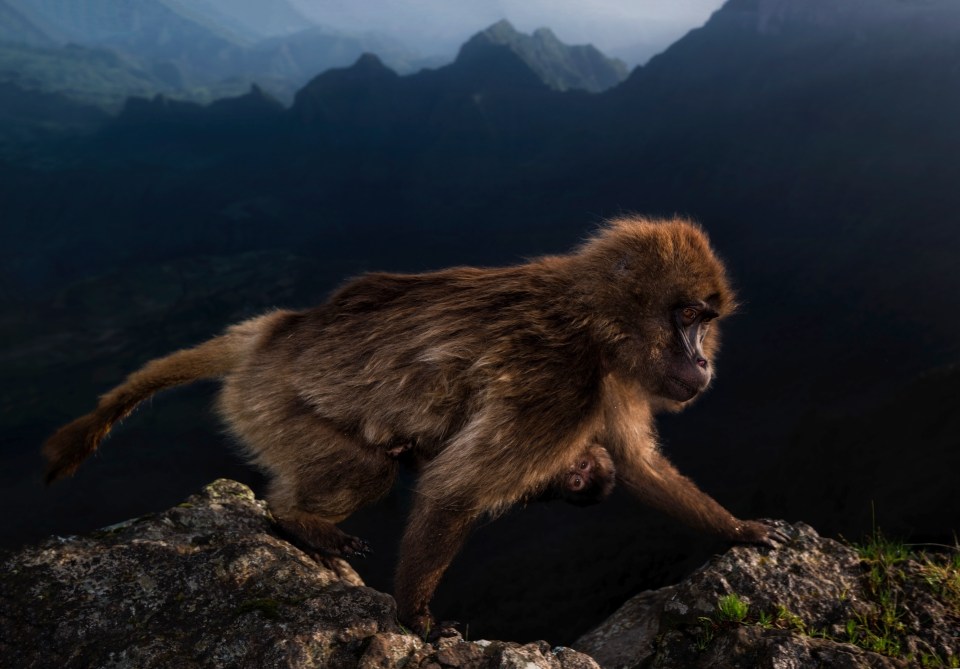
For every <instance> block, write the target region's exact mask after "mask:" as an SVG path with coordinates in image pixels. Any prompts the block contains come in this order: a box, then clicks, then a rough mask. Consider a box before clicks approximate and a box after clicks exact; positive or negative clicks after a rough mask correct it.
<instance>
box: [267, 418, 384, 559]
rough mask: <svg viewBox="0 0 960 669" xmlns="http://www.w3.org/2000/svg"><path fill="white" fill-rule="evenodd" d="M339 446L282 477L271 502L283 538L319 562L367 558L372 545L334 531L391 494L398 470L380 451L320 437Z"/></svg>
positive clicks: (273, 487) (274, 484)
mask: <svg viewBox="0 0 960 669" xmlns="http://www.w3.org/2000/svg"><path fill="white" fill-rule="evenodd" d="M320 438H329V439H330V442H328V444H327V445H328V447H329V446H333V445H334V444H333V443H331V442H339V443H337V444H336V446H335V447H333V448H328V449H325V450H326V452H325V453H324V454H323V455H322V456H320V457H314V458H313V459H312V460H310V461H309V462H307V463H298V464H297V465H296V468H295V469H294V470H293V471H287V472H281V473H278V474H277V475H276V476H275V477H274V479H273V481H272V482H271V485H270V489H269V491H268V492H267V503H268V504H269V505H270V510H271V512H272V513H273V516H274V518H275V519H276V527H277V529H278V530H279V533H280V534H281V535H282V536H283V537H284V538H285V539H287V540H289V541H290V542H291V543H293V544H294V545H295V546H297V547H298V548H300V549H302V550H304V552H306V553H308V554H309V555H311V556H312V557H314V558H315V559H318V561H322V558H323V557H364V556H366V555H369V554H370V553H371V552H372V549H371V548H370V545H369V544H368V543H367V542H366V541H364V540H363V539H360V538H358V537H354V536H351V535H349V534H346V533H345V532H343V531H342V530H341V529H340V528H338V527H337V526H336V523H339V522H341V521H343V520H344V519H346V518H347V517H348V516H349V515H350V514H351V513H353V512H354V511H356V510H357V509H359V508H360V507H362V506H366V505H367V504H371V503H373V502H375V501H376V500H378V499H379V498H380V497H382V496H383V495H385V494H386V493H387V492H389V491H390V488H391V487H392V486H393V482H394V480H395V479H396V475H397V470H398V468H399V465H398V464H397V462H396V461H395V460H394V459H392V458H390V457H389V456H388V455H387V454H386V453H384V452H383V451H382V449H376V448H374V447H371V446H368V445H366V444H362V443H357V442H354V441H353V440H348V439H346V438H344V437H342V436H341V435H322V436H321V437H320Z"/></svg>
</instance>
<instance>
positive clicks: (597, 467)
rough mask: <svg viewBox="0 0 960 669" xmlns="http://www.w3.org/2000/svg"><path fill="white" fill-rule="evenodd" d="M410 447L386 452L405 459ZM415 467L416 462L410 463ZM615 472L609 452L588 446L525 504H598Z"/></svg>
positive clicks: (611, 489)
mask: <svg viewBox="0 0 960 669" xmlns="http://www.w3.org/2000/svg"><path fill="white" fill-rule="evenodd" d="M412 448H413V444H412V443H410V442H405V443H403V444H397V445H393V446H391V447H390V448H389V449H387V453H388V454H389V455H390V456H391V457H394V458H398V459H407V458H409V457H410V456H408V455H407V453H408V452H409V451H410V450H411V449H412ZM410 464H411V465H412V466H414V467H415V468H416V467H417V466H418V463H417V462H416V461H415V460H410ZM616 477H617V471H616V468H615V467H614V464H613V459H612V458H611V457H610V453H609V452H608V451H607V449H605V448H604V447H603V446H600V445H599V444H590V445H589V446H587V447H586V448H585V449H584V450H583V452H582V453H580V454H579V455H578V456H577V457H576V458H575V459H574V461H573V462H571V463H570V466H569V467H568V468H567V469H566V470H564V471H563V472H561V473H560V474H558V475H557V476H555V477H554V478H553V480H552V481H550V482H549V483H548V484H547V487H546V489H544V490H543V491H542V492H541V493H540V494H534V495H530V496H529V497H528V498H527V500H526V501H529V502H541V501H547V500H551V499H562V500H563V501H564V502H567V503H569V504H574V505H576V506H590V505H591V504H598V503H600V502H602V501H603V500H605V499H606V498H607V497H609V496H610V493H611V492H613V486H614V484H615V483H616Z"/></svg>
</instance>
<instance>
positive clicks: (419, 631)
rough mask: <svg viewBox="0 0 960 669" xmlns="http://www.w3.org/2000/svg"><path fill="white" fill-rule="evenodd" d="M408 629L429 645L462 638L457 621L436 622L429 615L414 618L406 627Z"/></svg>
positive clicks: (410, 619)
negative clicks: (442, 640)
mask: <svg viewBox="0 0 960 669" xmlns="http://www.w3.org/2000/svg"><path fill="white" fill-rule="evenodd" d="M406 626H407V628H408V629H409V630H410V631H412V632H414V633H415V634H416V635H417V636H419V637H420V638H421V639H423V640H424V641H426V642H428V643H436V642H437V641H439V640H440V639H448V638H450V637H457V636H461V634H460V630H459V629H457V628H458V627H459V626H460V623H458V622H457V621H455V620H444V621H442V622H439V623H438V622H436V621H435V620H434V619H433V616H432V615H430V614H429V613H426V614H420V615H417V616H412V617H410V618H409V622H408V624H407V625H406Z"/></svg>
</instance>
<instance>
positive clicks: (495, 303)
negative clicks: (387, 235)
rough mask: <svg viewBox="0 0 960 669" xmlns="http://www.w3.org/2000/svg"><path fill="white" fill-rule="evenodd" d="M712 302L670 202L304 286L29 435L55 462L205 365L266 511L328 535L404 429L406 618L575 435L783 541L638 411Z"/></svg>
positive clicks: (693, 391)
mask: <svg viewBox="0 0 960 669" xmlns="http://www.w3.org/2000/svg"><path fill="white" fill-rule="evenodd" d="M733 308H734V296H733V293H732V291H731V289H730V287H729V284H728V281H727V278H726V275H725V271H724V267H723V265H722V263H721V262H720V260H719V259H718V258H717V257H716V256H715V255H714V253H713V251H712V250H711V248H710V245H709V243H708V240H707V238H706V235H705V234H704V233H703V231H702V230H701V229H700V228H699V227H697V226H696V225H694V224H691V223H689V222H686V221H682V220H670V221H652V220H647V219H642V218H631V219H623V220H618V221H614V222H612V223H610V224H609V225H607V226H606V227H605V228H603V229H602V230H600V231H599V232H598V233H597V234H596V235H595V236H594V237H593V238H591V239H589V240H588V241H587V242H586V243H585V244H583V245H582V246H581V247H580V248H579V249H577V250H576V251H574V252H573V253H571V254H569V255H563V256H549V257H544V258H540V259H536V260H533V261H530V262H528V263H525V264H522V265H518V266H515V267H506V268H497V269H477V268H467V267H463V268H453V269H448V270H443V271H439V272H432V273H427V274H416V275H400V274H369V275H366V276H363V277H360V278H358V279H355V280H353V281H351V282H348V283H347V284H346V285H345V286H343V287H342V288H341V289H340V290H339V291H337V292H335V293H334V294H333V295H332V296H331V297H330V299H329V300H328V301H327V302H326V303H325V304H323V305H321V306H319V307H316V308H313V309H308V310H304V311H275V312H272V313H268V314H266V315H263V316H260V317H259V318H254V319H252V320H249V321H245V322H243V323H240V324H238V325H235V326H233V327H231V328H229V329H228V330H227V331H226V333H225V334H223V335H222V336H220V337H216V338H214V339H211V340H209V341H207V342H206V343H203V344H200V345H199V346H197V347H195V348H191V349H186V350H182V351H179V352H176V353H173V354H171V355H169V356H167V357H164V358H159V359H157V360H153V361H151V362H149V363H148V364H147V365H146V366H145V367H143V368H142V369H141V370H140V371H137V372H134V373H133V374H131V375H130V376H129V377H128V378H127V380H126V381H124V383H123V384H121V385H120V386H118V387H117V388H115V389H113V390H111V391H110V392H108V393H107V394H106V395H104V396H103V397H102V398H101V400H100V403H99V404H98V406H97V408H96V409H95V410H94V411H93V412H92V413H90V414H87V415H86V416H83V417H81V418H78V419H77V420H75V421H74V422H72V423H70V424H68V425H66V426H64V427H62V428H61V429H60V430H59V431H57V432H56V433H55V434H54V435H53V436H52V437H51V438H50V439H49V440H48V441H47V443H46V445H45V447H44V453H45V455H46V457H47V459H48V461H49V467H48V470H47V479H48V481H54V480H56V479H58V478H61V477H63V476H66V475H69V474H72V473H73V472H74V471H75V470H76V469H77V467H78V466H79V465H80V463H81V462H82V461H83V460H84V459H85V458H86V457H87V456H88V455H90V454H91V453H92V452H93V451H94V450H95V449H96V448H97V446H98V444H99V442H100V440H101V439H102V438H103V437H104V436H105V435H106V433H107V432H108V431H109V430H110V428H111V426H112V425H113V424H114V423H115V422H116V421H118V420H120V419H121V418H123V417H124V416H126V415H128V414H129V413H130V412H131V411H132V410H133V408H134V407H135V406H136V405H137V404H138V403H139V402H141V401H142V400H143V399H145V398H147V397H148V396H150V395H151V394H153V393H155V392H156V391H158V390H160V389H162V388H166V387H169V386H174V385H177V384H182V383H188V382H190V381H193V380H195V379H199V378H208V377H219V378H222V379H223V388H222V390H221V392H220V395H219V400H218V410H219V413H220V415H221V416H222V418H223V419H224V421H225V422H226V424H227V426H228V427H229V429H230V431H231V432H232V433H233V434H234V435H236V437H237V438H238V440H239V441H240V443H241V444H243V446H244V447H245V449H246V450H247V452H248V454H249V456H250V459H251V460H252V461H253V462H254V463H256V464H257V465H259V466H261V467H263V468H264V469H265V470H266V471H267V472H268V473H269V474H270V477H271V483H270V487H269V490H268V493H267V499H268V502H269V504H270V506H271V509H272V511H273V514H274V516H275V517H276V518H277V521H278V524H279V526H280V528H281V529H282V530H283V531H284V532H286V533H288V534H292V535H294V536H295V537H297V539H298V543H300V544H301V545H304V546H307V547H309V548H311V549H313V550H314V551H315V552H320V553H326V554H332V555H347V556H349V555H358V554H363V553H365V552H366V551H367V550H368V548H367V545H366V544H365V543H364V542H363V541H361V540H360V539H357V538H355V537H351V536H348V535H346V534H344V533H343V532H342V531H340V530H339V529H338V528H337V527H336V525H335V523H338V522H340V521H341V520H343V519H344V518H346V517H347V516H348V515H349V514H351V513H352V512H353V511H355V510H356V509H357V508H359V507H360V506H362V505H365V504H369V503H371V502H373V501H374V500H376V499H378V498H379V497H380V496H382V495H383V494H384V493H386V492H387V491H388V490H389V489H390V487H391V485H392V483H393V481H394V478H395V476H396V473H397V468H398V467H399V464H398V462H397V457H396V456H395V455H391V453H390V450H391V449H393V448H396V447H397V445H398V444H401V445H402V444H410V445H411V446H410V449H411V451H412V454H413V456H414V457H415V458H416V459H417V460H418V461H419V462H421V463H422V466H421V473H420V476H419V481H418V484H417V493H416V495H415V502H414V508H413V510H412V512H411V514H410V521H409V523H408V525H407V528H406V531H405V533H404V537H403V540H402V543H401V547H400V560H399V565H398V567H397V573H396V581H395V594H396V598H397V603H398V607H399V615H400V618H401V620H402V621H403V622H404V623H406V624H407V625H409V626H411V627H412V628H413V629H415V630H417V631H419V632H421V633H423V632H425V631H427V630H430V629H431V628H432V627H435V626H434V624H433V619H432V617H431V615H430V611H429V606H428V605H429V603H430V600H431V598H432V596H433V593H434V591H435V589H436V587H437V584H438V583H439V581H440V578H441V576H442V575H443V573H444V571H445V570H446V568H447V566H448V565H449V564H450V561H451V560H452V559H453V556H454V555H455V554H456V552H457V551H458V550H459V549H460V546H461V545H462V543H463V541H464V539H465V537H466V536H467V533H468V532H469V530H470V528H471V527H472V526H473V524H474V523H475V522H476V520H477V519H478V518H480V517H481V516H483V515H484V514H491V515H495V514H498V513H500V512H502V511H504V510H505V509H506V508H508V507H509V506H510V505H511V504H514V503H516V502H518V501H522V500H525V499H530V498H531V496H534V497H535V496H536V495H538V494H541V493H543V492H544V491H545V490H547V488H548V487H549V486H550V484H551V482H555V481H557V480H560V479H561V478H562V477H563V476H565V475H567V474H568V471H569V467H570V463H571V462H574V461H575V460H576V458H577V457H578V456H579V455H580V454H582V453H583V452H584V451H585V449H586V448H587V447H588V446H589V445H590V444H598V445H600V446H602V447H603V448H604V449H606V451H607V452H608V453H609V455H610V457H611V458H612V459H613V462H614V463H615V464H616V472H617V476H618V478H619V480H620V481H621V482H622V483H624V484H625V485H626V486H627V487H628V489H630V490H632V491H633V492H634V493H635V494H636V495H637V496H639V497H640V498H641V499H642V500H644V501H646V502H647V503H649V504H650V505H652V506H654V507H656V508H658V509H661V510H663V511H665V512H667V513H669V514H671V515H673V516H674V517H676V518H678V519H680V520H681V521H683V522H685V523H687V524H689V525H691V526H693V527H694V528H699V529H702V530H706V531H710V532H713V533H715V534H718V535H720V536H722V537H726V538H728V539H731V540H734V541H743V542H757V543H765V544H773V543H775V542H776V541H780V540H783V538H784V537H783V536H782V535H781V534H780V533H779V532H778V531H777V530H776V529H774V528H772V527H771V526H769V525H766V524H764V523H762V522H757V521H744V520H739V519H737V518H735V517H734V516H733V515H731V514H730V513H729V512H728V511H726V510H725V509H724V508H723V507H721V506H720V505H719V504H717V502H715V501H714V500H713V499H711V498H710V497H709V496H708V495H706V494H705V493H703V492H702V491H701V490H700V489H698V488H697V487H696V485H694V483H693V482H691V481H690V480H689V479H687V478H686V477H684V476H683V475H681V474H680V473H679V472H678V471H677V470H676V469H675V468H674V467H673V465H672V464H670V462H669V461H668V460H667V459H666V457H664V456H663V455H662V454H661V453H660V450H659V448H658V446H657V440H656V435H655V430H654V427H653V416H654V414H655V413H657V412H658V411H663V410H672V411H676V410H679V409H681V408H683V406H684V405H685V404H686V403H687V402H689V401H690V400H692V399H694V398H695V397H696V396H697V395H699V394H700V393H701V392H702V391H704V390H705V389H706V388H707V386H708V385H709V384H710V381H711V378H712V376H713V366H712V362H711V360H712V357H713V354H714V353H715V352H716V350H717V347H718V336H717V328H716V325H715V321H716V320H717V319H718V318H720V317H722V316H724V315H726V314H728V313H730V312H731V311H732V310H733ZM447 631H448V630H445V629H440V630H438V629H433V633H434V634H437V633H440V634H443V633H446V632H447Z"/></svg>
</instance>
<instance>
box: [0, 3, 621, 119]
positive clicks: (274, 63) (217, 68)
mask: <svg viewBox="0 0 960 669" xmlns="http://www.w3.org/2000/svg"><path fill="white" fill-rule="evenodd" d="M481 35H483V36H484V38H485V39H491V40H494V41H501V42H504V43H507V42H509V43H510V44H511V45H512V46H513V47H514V49H515V50H516V51H517V53H521V54H523V55H524V58H525V59H526V60H527V61H528V62H529V63H530V64H531V65H532V66H533V67H534V69H535V71H536V72H537V73H538V74H540V75H541V76H542V77H543V79H544V81H545V82H546V83H548V85H550V86H552V87H554V88H557V89H558V90H564V89H567V88H575V89H584V90H590V91H598V90H603V89H604V88H609V87H610V86H613V85H616V84H617V83H619V82H620V81H622V80H623V79H624V78H625V77H626V74H627V69H626V66H625V65H624V64H623V63H622V62H620V61H616V60H611V59H608V58H606V57H605V56H604V55H603V54H601V53H600V52H599V51H597V50H596V49H595V48H593V47H592V46H574V47H568V46H566V45H564V44H562V43H561V42H560V41H559V40H558V39H557V38H556V37H555V36H554V35H553V34H552V33H551V32H550V31H549V30H546V29H544V30H541V31H538V32H537V33H535V34H534V35H532V36H523V35H521V34H519V33H517V32H516V31H515V30H514V29H513V27H512V26H510V25H509V24H508V23H506V22H502V23H501V24H498V25H496V26H493V27H491V28H490V29H488V30H486V31H484V32H483V33H481ZM477 38H480V36H478V37H477ZM477 38H475V39H477ZM367 52H370V53H376V54H377V55H378V57H379V58H381V59H382V60H383V61H384V62H385V63H386V64H387V65H388V66H389V67H391V68H392V69H394V70H396V71H397V72H400V73H409V72H414V71H416V70H419V69H422V68H424V67H428V66H429V67H435V66H438V65H442V64H443V63H444V62H448V61H449V57H444V56H440V55H437V54H427V55H424V54H418V53H417V52H416V51H415V50H413V49H411V48H410V47H408V46H406V45H404V44H403V43H401V42H400V41H399V40H397V39H396V38H393V37H390V36H389V35H387V34H385V33H377V32H370V31H359V32H344V31H341V30H338V29H336V28H333V27H330V26H329V25H323V24H318V23H315V22H313V21H311V20H310V19H308V18H306V17H305V16H304V15H303V14H302V13H301V12H300V11H298V10H297V9H296V8H295V7H294V6H293V5H291V4H290V3H288V2H286V0H276V1H274V2H247V3H239V4H233V3H225V2H222V1H220V0H200V1H199V2H196V3H186V2H179V1H178V0H123V1H122V2H111V3H101V2H95V1H92V0H38V1H37V2H33V0H0V81H3V82H8V83H13V84H16V85H18V86H20V87H22V88H24V89H26V90H34V91H36V90H39V91H42V92H54V93H64V94H67V95H68V96H71V97H73V98H74V99H75V100H77V101H80V102H85V103H90V104H94V105H99V106H104V107H106V108H108V109H110V110H115V109H116V108H117V107H118V106H119V104H120V103H121V102H122V100H123V99H125V98H126V97H127V96H130V95H144V94H147V95H153V94H156V93H163V94H166V95H171V96H173V97H177V98H181V99H189V100H194V101H199V102H209V101H211V100H214V99H216V98H219V97H226V96H230V95H238V94H241V93H242V92H243V91H245V90H246V89H248V88H249V87H250V85H251V84H254V83H255V84H257V85H258V86H260V87H261V88H263V89H265V90H267V91H269V92H270V93H271V94H272V95H274V96H275V97H278V98H279V99H281V100H283V101H286V102H289V101H290V100H291V99H292V97H293V94H294V92H295V91H296V90H297V89H298V88H300V87H301V86H303V85H304V84H305V83H306V82H307V81H308V80H309V79H311V78H312V77H313V76H315V75H316V74H318V73H320V72H323V71H325V70H328V69H330V68H333V67H341V66H346V65H349V64H350V63H352V62H354V61H355V60H356V59H357V58H358V57H360V55H362V54H363V53H367Z"/></svg>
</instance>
